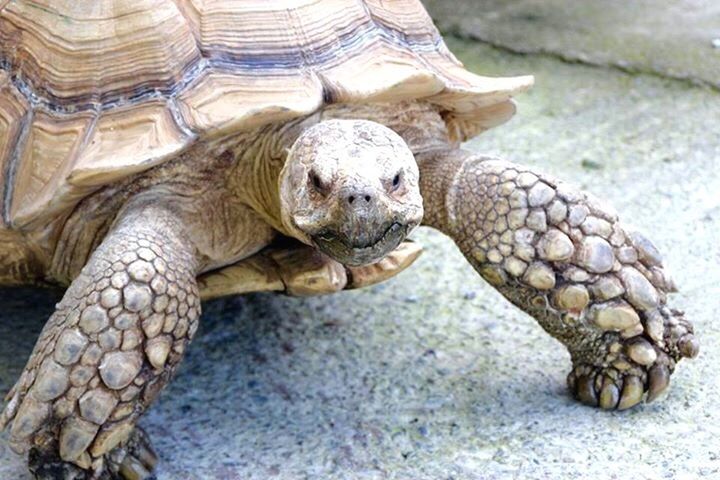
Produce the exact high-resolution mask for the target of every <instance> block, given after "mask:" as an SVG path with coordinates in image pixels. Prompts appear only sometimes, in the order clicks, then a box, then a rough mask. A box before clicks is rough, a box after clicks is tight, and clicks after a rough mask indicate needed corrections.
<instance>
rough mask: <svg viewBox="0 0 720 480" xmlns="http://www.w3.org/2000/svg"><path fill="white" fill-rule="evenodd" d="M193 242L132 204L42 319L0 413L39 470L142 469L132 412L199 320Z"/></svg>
mask: <svg viewBox="0 0 720 480" xmlns="http://www.w3.org/2000/svg"><path fill="white" fill-rule="evenodd" d="M195 275H196V259H195V254H194V249H193V247H192V246H191V245H190V242H189V241H188V240H187V238H186V237H185V235H184V233H183V228H182V225H181V224H180V223H179V222H178V221H177V220H176V219H175V218H174V217H173V216H172V215H171V214H170V213H168V212H167V211H165V210H163V209H161V208H152V207H151V208H143V209H138V210H129V211H127V212H126V213H124V214H123V217H122V218H121V219H120V221H119V222H118V224H117V225H116V226H115V227H114V229H113V230H112V231H111V232H110V233H109V234H108V235H107V237H106V238H105V240H104V241H103V243H102V244H101V245H100V246H99V247H98V248H97V250H96V251H95V252H94V253H93V254H92V256H91V258H90V260H89V261H88V263H87V265H86V266H85V267H84V268H83V270H82V272H81V273H80V275H79V276H78V277H77V278H76V279H75V280H74V281H73V282H72V284H71V286H70V288H69V289H68V291H67V292H66V294H65V296H64V297H63V299H62V301H61V302H60V304H59V305H58V307H57V310H56V312H55V313H54V314H53V316H52V317H51V318H50V320H49V321H48V323H47V325H46V326H45V328H44V330H43V332H42V334H41V336H40V338H39V340H38V343H37V344H36V346H35V349H34V351H33V353H32V355H31V357H30V360H29V361H28V365H27V367H26V369H25V371H24V373H23V375H22V376H21V378H20V380H19V381H18V383H17V385H16V386H15V388H14V389H13V392H12V398H11V399H10V403H9V404H8V407H7V409H6V411H5V412H4V413H3V416H2V418H0V424H3V423H8V422H11V428H10V441H11V446H12V447H13V448H14V449H15V450H17V451H19V452H25V451H30V452H31V456H30V462H31V468H32V469H33V471H34V472H35V475H36V477H37V478H39V479H42V480H50V479H57V478H60V479H67V480H70V479H83V480H84V479H89V478H102V479H113V480H115V479H122V480H144V479H147V478H151V467H152V466H153V464H154V460H153V454H151V452H152V449H151V448H150V447H149V443H148V442H147V440H146V437H145V436H144V435H143V434H142V433H141V432H140V431H139V430H137V429H136V427H135V424H136V422H137V420H138V419H139V417H140V415H141V414H142V413H143V412H144V411H145V410H146V409H147V408H148V407H149V405H150V404H151V402H152V401H153V400H154V399H155V398H156V397H157V395H158V394H159V392H160V391H161V390H162V388H163V387H164V386H165V385H166V384H167V383H168V381H169V380H170V378H171V376H172V374H173V372H174V371H175V368H176V367H177V365H178V363H179V362H180V360H181V358H182V355H183V353H184V351H185V348H186V346H187V344H188V342H189V341H190V339H191V338H192V336H193V335H194V333H195V332H196V330H197V327H198V318H199V314H200V300H199V295H198V290H197V286H196V282H195Z"/></svg>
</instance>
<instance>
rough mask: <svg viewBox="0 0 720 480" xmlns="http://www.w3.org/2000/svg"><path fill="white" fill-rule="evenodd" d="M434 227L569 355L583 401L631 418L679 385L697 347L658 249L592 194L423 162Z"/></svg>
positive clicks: (475, 164) (501, 170)
mask: <svg viewBox="0 0 720 480" xmlns="http://www.w3.org/2000/svg"><path fill="white" fill-rule="evenodd" d="M419 164H420V175H421V191H422V195H423V200H424V203H425V220H424V223H425V224H426V225H429V226H432V227H435V228H437V229H439V230H440V231H442V232H444V233H445V234H447V235H449V236H450V237H451V238H452V239H453V240H455V242H456V243H457V245H458V246H459V247H460V249H461V250H462V252H463V254H464V255H465V257H466V258H467V259H468V261H469V262H470V263H471V264H472V265H473V267H475V269H476V270H477V271H478V273H480V275H481V276H482V277H483V278H484V279H485V280H487V281H488V282H489V283H490V284H492V285H493V286H494V287H495V288H496V289H497V290H499V291H500V292H501V293H502V294H503V295H504V296H505V297H506V298H507V299H508V300H510V301H511V302H512V303H514V304H515V305H516V306H518V307H520V308H521V309H522V310H524V311H525V312H527V313H528V314H530V315H531V316H533V317H534V318H536V319H537V320H538V322H539V323H540V325H541V326H542V327H543V328H544V329H545V330H546V331H547V332H548V333H549V334H550V335H552V336H553V337H555V338H557V339H558V340H559V341H560V342H562V343H563V344H564V345H565V346H566V347H567V348H568V350H569V351H570V355H571V357H572V361H573V366H574V368H573V370H572V371H571V372H570V374H569V375H568V386H569V388H570V390H571V391H572V393H573V394H574V395H575V396H576V397H577V398H578V399H580V400H581V401H583V402H584V403H587V404H590V405H599V406H600V407H602V408H606V409H614V408H617V409H621V410H622V409H626V408H629V407H632V406H633V405H635V404H637V403H639V402H640V401H641V400H642V398H643V395H644V394H645V392H647V401H652V400H653V399H655V398H656V397H657V396H658V395H659V394H660V393H662V392H663V391H664V390H665V389H666V388H667V386H668V383H669V379H670V374H671V373H672V372H673V370H674V368H675V364H676V362H678V361H679V360H680V359H681V358H682V357H694V356H696V355H697V353H698V342H697V340H696V339H695V337H694V335H693V327H692V325H691V324H690V322H689V321H688V320H686V319H685V317H684V314H683V312H680V311H678V310H674V309H671V308H669V307H668V306H666V295H667V293H669V292H674V291H675V286H674V284H673V282H672V280H671V279H670V277H669V276H668V275H667V274H666V272H665V271H664V269H663V266H662V260H661V258H660V255H659V253H658V252H657V250H656V249H655V247H654V246H653V245H652V244H651V243H650V242H649V241H648V240H647V239H645V238H644V237H643V236H641V235H640V234H638V233H633V232H628V231H626V230H624V229H623V228H622V226H621V224H620V223H619V222H618V219H617V215H616V214H614V213H612V212H611V211H610V210H609V209H608V208H607V207H604V206H603V205H601V204H600V203H599V202H598V201H596V200H594V199H592V198H590V197H589V196H588V195H587V194H584V193H582V192H579V191H578V190H575V189H573V188H570V187H568V186H567V185H564V184H562V183H560V182H557V181H555V180H553V179H551V178H549V177H547V176H544V175H542V174H540V173H537V172H533V171H531V170H530V169H529V168H527V167H522V166H518V165H514V164H512V163H509V162H506V161H503V160H499V159H494V158H487V157H481V156H478V155H473V154H470V153H468V152H464V151H461V150H455V151H451V152H445V153H439V154H438V153H436V154H433V155H429V156H427V157H425V158H420V159H419Z"/></svg>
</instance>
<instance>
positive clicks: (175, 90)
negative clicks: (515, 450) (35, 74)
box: [0, 0, 451, 114]
mask: <svg viewBox="0 0 720 480" xmlns="http://www.w3.org/2000/svg"><path fill="white" fill-rule="evenodd" d="M172 1H173V2H174V3H175V4H176V5H177V1H178V0H172ZM365 9H366V11H367V7H365ZM178 10H179V11H180V13H181V14H182V16H183V19H184V21H185V22H186V23H187V24H188V27H189V28H190V29H191V31H193V30H194V26H193V24H192V22H191V21H190V20H189V19H188V18H187V17H186V16H185V14H184V13H183V12H184V10H183V8H180V7H179V6H178ZM0 11H1V9H0ZM193 37H194V35H193ZM337 38H338V39H339V40H340V42H338V43H337V44H335V43H334V42H331V43H326V44H320V45H314V46H312V48H310V49H309V51H307V52H304V51H303V49H302V48H299V49H298V50H297V51H294V52H288V53H286V54H282V55H268V54H267V53H266V52H262V53H256V54H255V53H243V54H242V55H234V54H232V53H231V52H223V51H222V50H221V49H219V48H217V47H216V46H214V45H207V46H205V48H201V46H200V44H199V43H197V38H196V37H194V39H195V42H196V44H197V46H198V49H199V51H200V52H201V54H202V57H201V58H199V59H195V60H193V61H191V62H189V63H188V64H187V65H185V66H184V68H183V70H182V75H181V76H180V77H179V79H177V81H175V82H173V84H172V85H170V86H168V85H164V86H163V85H150V84H148V85H135V86H134V87H133V92H127V91H124V90H116V91H112V90H111V91H107V92H104V93H102V94H93V95H82V96H75V97H65V98H60V97H57V96H54V95H53V94H52V93H50V92H48V91H46V90H45V89H43V88H42V87H38V86H36V85H34V84H33V83H32V82H30V81H28V80H25V79H23V78H21V77H20V76H19V75H17V74H16V71H17V69H16V68H13V66H12V65H11V63H10V61H9V60H8V59H6V58H0V70H4V71H6V72H7V73H8V74H9V76H10V78H11V79H12V82H13V83H14V84H15V86H16V88H17V89H18V90H19V91H21V92H22V93H23V95H25V96H26V98H27V99H28V100H29V101H30V102H31V103H32V104H33V105H34V106H42V107H43V108H45V109H47V110H48V111H51V112H53V113H60V114H63V113H64V114H73V113H77V112H80V111H83V110H95V109H98V108H99V109H100V110H101V111H105V110H109V109H113V108H115V107H121V106H124V105H126V104H132V103H137V102H141V101H144V100H150V99H153V98H158V97H163V98H166V99H168V98H170V97H173V96H176V95H178V94H180V93H182V92H184V91H186V90H188V89H189V88H190V87H191V86H192V84H193V83H194V82H195V81H197V80H199V79H200V78H202V77H203V76H204V75H205V74H206V73H208V72H209V71H211V70H213V71H215V72H217V73H228V74H232V73H240V72H242V73H246V72H259V73H258V75H259V76H264V75H268V74H272V73H280V74H281V73H283V72H287V71H288V70H293V69H294V70H303V69H308V68H310V69H312V67H315V66H318V65H320V66H323V67H331V66H334V65H337V64H338V63H341V62H344V61H347V60H348V58H352V57H354V56H356V55H357V54H358V52H360V51H362V50H363V49H365V48H366V47H367V44H368V43H369V42H368V39H369V38H373V40H374V41H378V40H380V39H381V40H384V41H386V42H388V44H390V45H391V46H393V47H397V48H399V49H401V50H403V51H405V52H406V53H411V54H414V56H415V57H416V58H417V59H418V60H420V61H421V62H422V63H423V64H424V65H425V66H427V67H428V68H429V69H430V70H432V71H434V69H432V65H429V64H428V61H427V60H426V59H424V58H422V56H421V55H418V54H419V53H423V52H426V53H430V52H432V53H441V52H443V50H444V49H445V48H444V42H443V40H442V37H440V36H439V34H437V35H433V38H432V41H428V38H427V36H424V38H421V39H416V38H413V36H412V35H409V34H407V33H406V32H402V31H399V30H397V29H395V28H393V27H392V26H389V25H386V24H384V23H382V22H381V21H380V20H379V19H378V18H377V17H376V16H375V15H373V14H372V12H368V16H367V21H365V22H363V24H360V25H356V24H352V28H350V29H348V31H346V32H340V33H339V34H338V36H337ZM447 60H451V59H450V58H447Z"/></svg>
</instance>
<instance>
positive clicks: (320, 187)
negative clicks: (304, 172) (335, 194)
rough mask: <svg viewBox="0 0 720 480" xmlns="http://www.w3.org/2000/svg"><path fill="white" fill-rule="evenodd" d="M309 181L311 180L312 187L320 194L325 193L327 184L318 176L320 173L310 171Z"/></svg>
mask: <svg viewBox="0 0 720 480" xmlns="http://www.w3.org/2000/svg"><path fill="white" fill-rule="evenodd" d="M310 182H312V186H313V188H314V189H315V190H317V191H318V192H320V193H322V194H325V193H327V185H325V183H324V182H323V181H322V179H321V178H320V175H318V174H317V173H316V172H310Z"/></svg>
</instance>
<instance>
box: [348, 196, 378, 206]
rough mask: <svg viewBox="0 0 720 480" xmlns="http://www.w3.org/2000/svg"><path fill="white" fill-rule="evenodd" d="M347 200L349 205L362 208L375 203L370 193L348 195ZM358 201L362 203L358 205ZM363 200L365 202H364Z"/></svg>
mask: <svg viewBox="0 0 720 480" xmlns="http://www.w3.org/2000/svg"><path fill="white" fill-rule="evenodd" d="M345 198H346V200H347V203H348V205H352V206H353V207H358V208H360V207H362V206H364V205H369V204H370V203H372V201H373V195H372V194H370V193H368V192H353V194H352V195H348V196H347V197H345ZM356 200H359V201H360V203H359V204H358V203H357V202H356ZM362 200H365V201H364V202H363V201H362Z"/></svg>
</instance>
